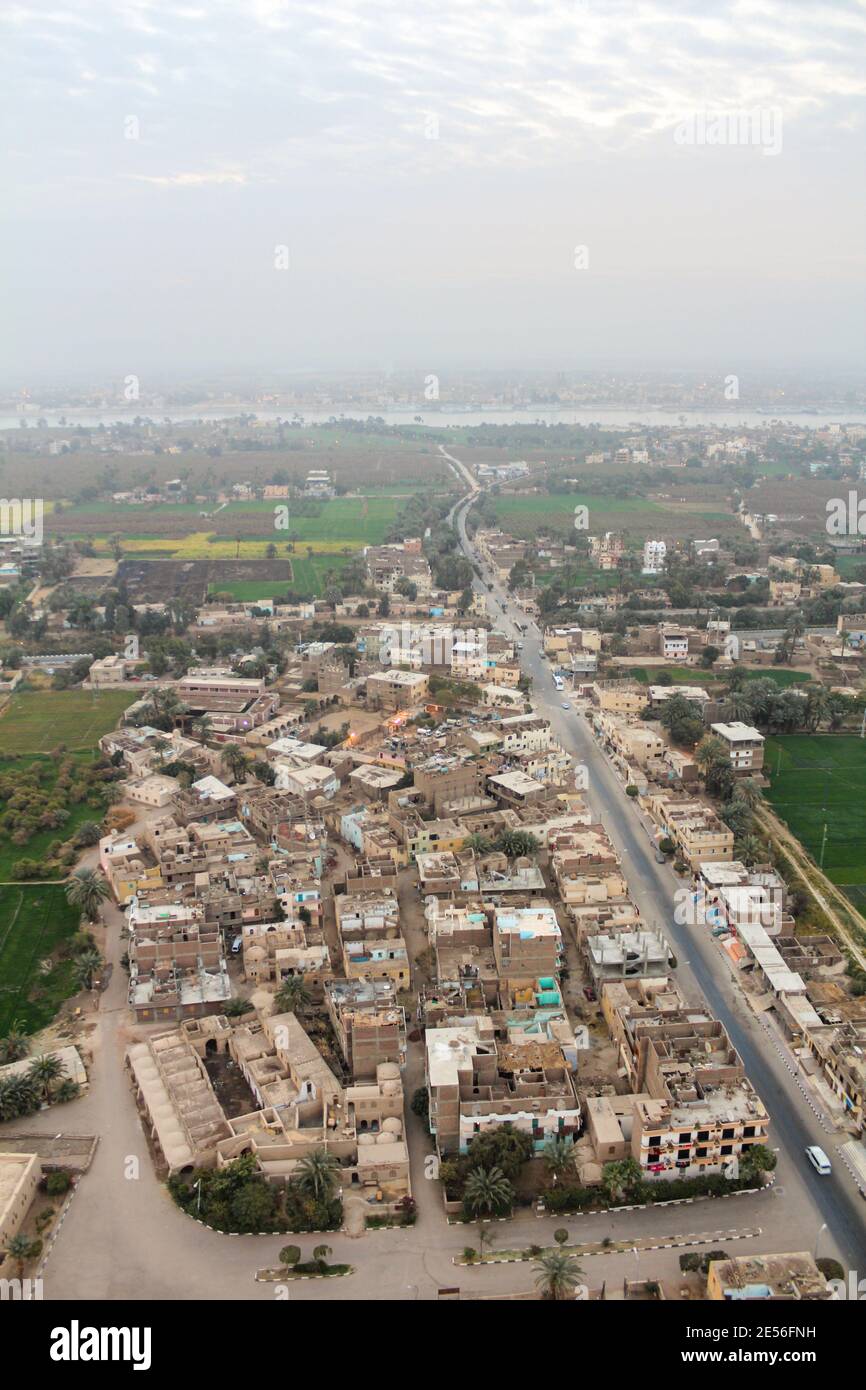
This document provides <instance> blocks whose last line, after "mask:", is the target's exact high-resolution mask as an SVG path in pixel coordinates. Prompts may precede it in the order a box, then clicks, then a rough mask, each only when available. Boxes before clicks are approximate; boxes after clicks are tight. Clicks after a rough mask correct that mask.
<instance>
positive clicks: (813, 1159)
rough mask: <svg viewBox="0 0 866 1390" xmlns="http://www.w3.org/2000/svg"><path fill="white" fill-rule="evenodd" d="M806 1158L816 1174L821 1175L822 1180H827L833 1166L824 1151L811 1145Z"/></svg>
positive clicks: (815, 1145)
mask: <svg viewBox="0 0 866 1390" xmlns="http://www.w3.org/2000/svg"><path fill="white" fill-rule="evenodd" d="M806 1157H807V1158H808V1160H809V1162H810V1163H811V1165H812V1167H813V1168H814V1169H815V1172H816V1173H820V1174H821V1177H822V1178H826V1177H827V1175H828V1174H829V1173H832V1171H833V1165H832V1164H831V1162H830V1160H829V1158H828V1157H827V1155H826V1154H825V1152H824V1150H823V1149H822V1148H819V1146H818V1145H817V1144H810V1145H809V1147H808V1148H807V1150H806Z"/></svg>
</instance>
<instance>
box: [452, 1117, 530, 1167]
mask: <svg viewBox="0 0 866 1390" xmlns="http://www.w3.org/2000/svg"><path fill="white" fill-rule="evenodd" d="M531 1157H532V1139H531V1137H530V1135H529V1134H527V1133H526V1132H525V1131H524V1130H522V1129H517V1128H516V1127H515V1125H513V1124H512V1123H511V1121H510V1120H509V1121H506V1123H505V1124H501V1125H495V1126H491V1127H490V1128H489V1129H486V1130H485V1131H484V1132H483V1133H482V1134H477V1135H476V1136H475V1138H474V1139H473V1140H472V1141H471V1142H470V1145H469V1165H468V1166H469V1167H470V1169H472V1168H498V1169H500V1170H501V1171H502V1172H503V1173H504V1174H505V1176H506V1178H508V1179H509V1180H510V1181H512V1182H514V1181H515V1180H516V1179H517V1178H518V1177H519V1175H520V1173H521V1170H522V1169H523V1166H524V1164H526V1163H528V1162H529V1160H530V1158H531Z"/></svg>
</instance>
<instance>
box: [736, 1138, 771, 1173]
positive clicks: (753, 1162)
mask: <svg viewBox="0 0 866 1390" xmlns="http://www.w3.org/2000/svg"><path fill="white" fill-rule="evenodd" d="M776 1162H777V1159H776V1155H775V1154H774V1153H773V1150H772V1149H768V1148H767V1146H766V1144H752V1146H751V1148H749V1149H746V1151H745V1153H741V1154H740V1177H741V1178H746V1179H749V1178H758V1177H760V1175H761V1174H762V1173H772V1171H773V1169H774V1168H775V1166H776Z"/></svg>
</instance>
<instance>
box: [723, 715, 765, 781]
mask: <svg viewBox="0 0 866 1390" xmlns="http://www.w3.org/2000/svg"><path fill="white" fill-rule="evenodd" d="M710 729H711V731H712V732H713V733H714V734H715V736H716V738H719V739H721V741H722V743H723V744H724V745H725V751H726V752H727V755H728V757H729V758H730V760H731V767H732V768H733V770H734V772H742V773H746V774H749V773H752V772H758V771H760V769H761V768H762V767H763V766H764V735H763V734H760V733H758V730H757V729H753V728H752V727H751V725H749V724H744V723H743V722H742V721H741V720H735V721H733V722H732V723H730V724H711V725H710Z"/></svg>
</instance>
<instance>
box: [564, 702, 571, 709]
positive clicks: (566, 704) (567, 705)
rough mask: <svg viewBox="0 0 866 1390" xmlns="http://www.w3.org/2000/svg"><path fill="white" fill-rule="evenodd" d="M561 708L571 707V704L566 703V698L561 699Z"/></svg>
mask: <svg viewBox="0 0 866 1390" xmlns="http://www.w3.org/2000/svg"><path fill="white" fill-rule="evenodd" d="M562 708H563V709H571V705H570V704H569V703H568V701H567V700H563V702H562Z"/></svg>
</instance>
